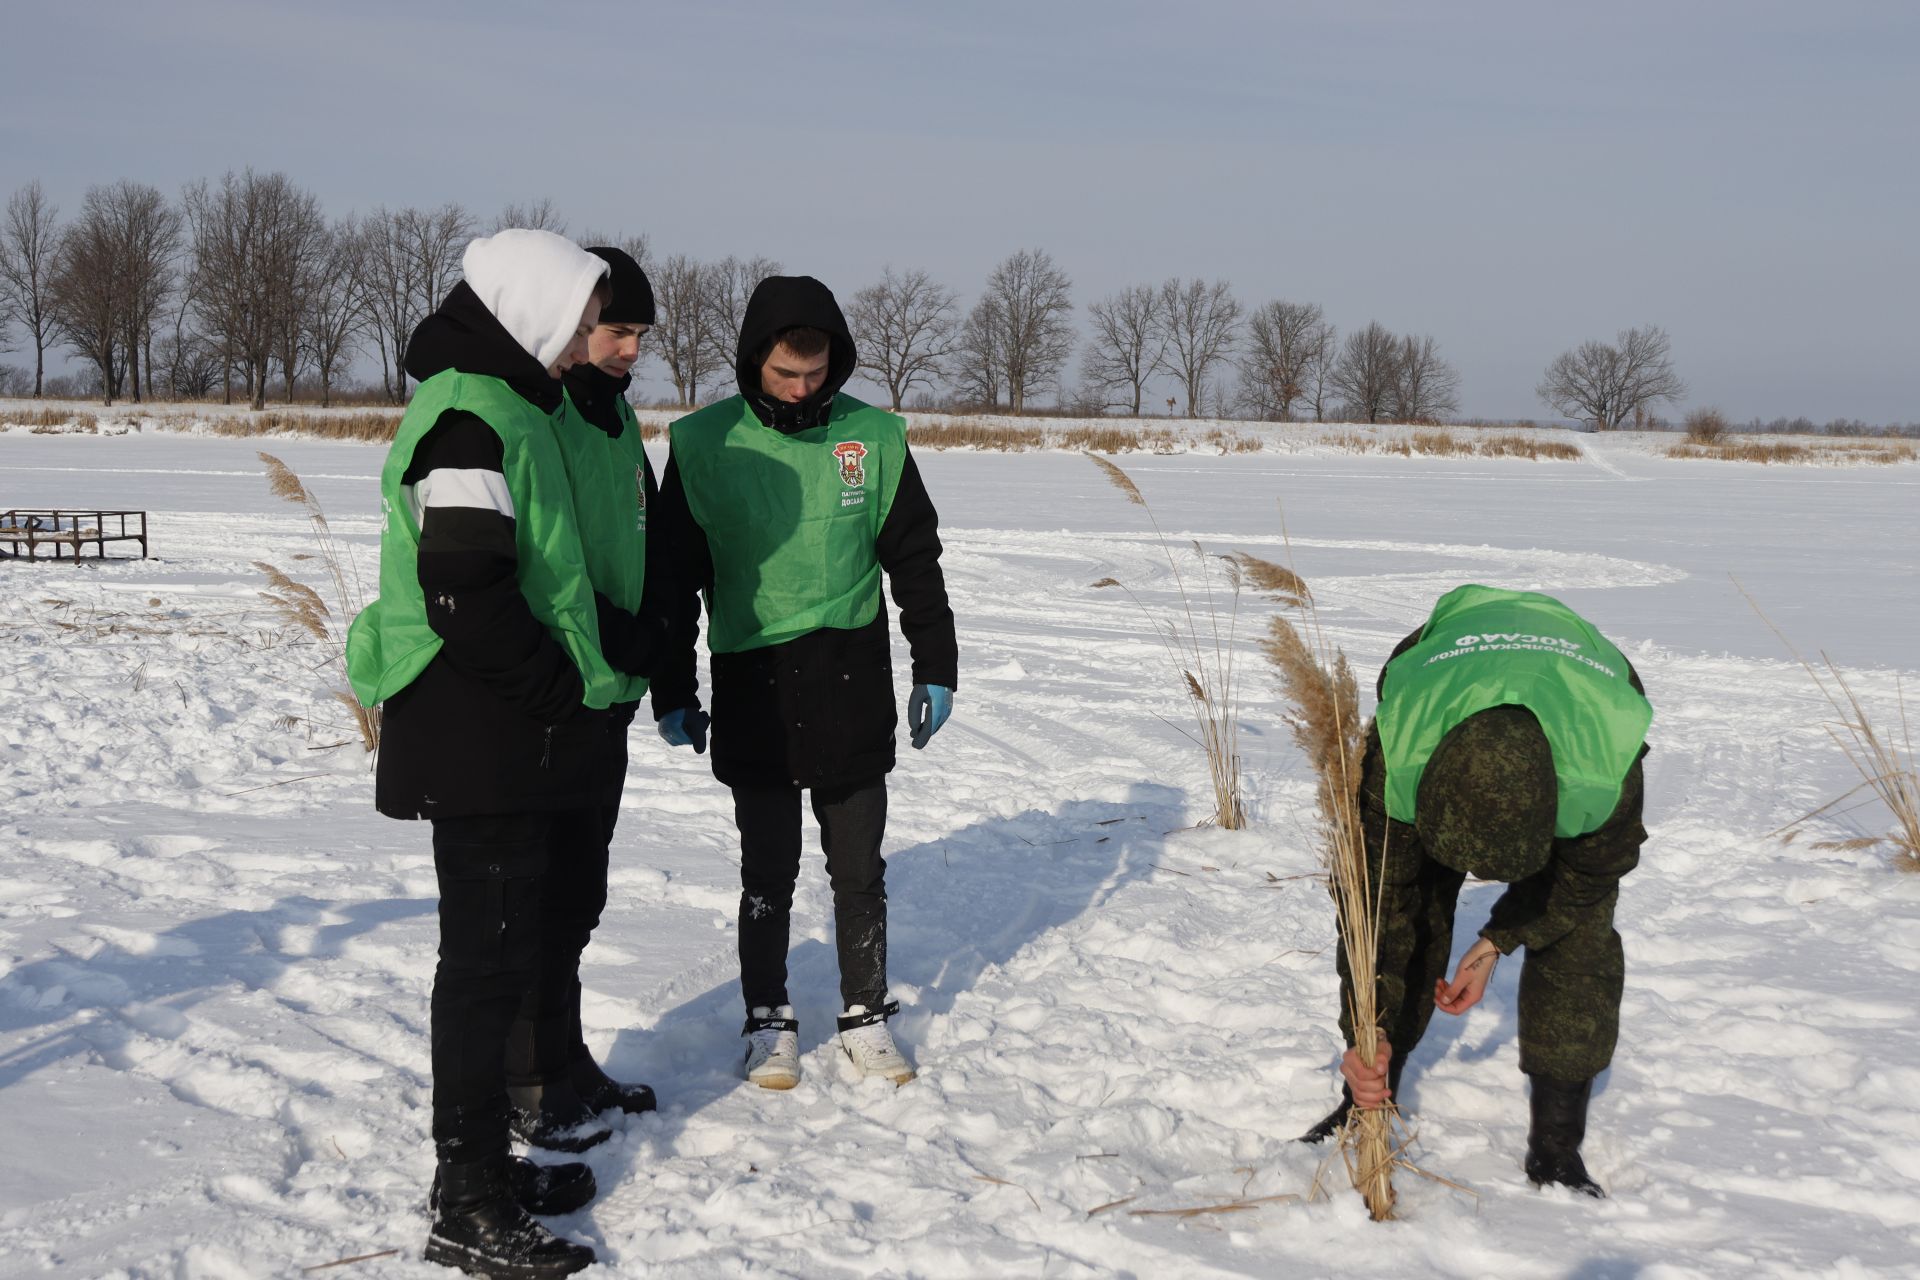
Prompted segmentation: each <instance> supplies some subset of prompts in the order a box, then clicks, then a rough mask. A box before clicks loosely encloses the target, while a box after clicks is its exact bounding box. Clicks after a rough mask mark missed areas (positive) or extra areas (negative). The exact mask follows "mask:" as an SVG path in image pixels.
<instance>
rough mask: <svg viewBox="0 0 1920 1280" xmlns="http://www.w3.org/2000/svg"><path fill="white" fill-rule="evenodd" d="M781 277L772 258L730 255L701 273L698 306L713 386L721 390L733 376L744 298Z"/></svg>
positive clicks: (707, 363)
mask: <svg viewBox="0 0 1920 1280" xmlns="http://www.w3.org/2000/svg"><path fill="white" fill-rule="evenodd" d="M779 274H780V264H779V263H778V262H775V261H774V260H773V259H772V258H762V257H754V258H736V257H733V256H732V255H731V254H729V255H728V256H727V257H725V258H722V259H721V260H720V261H718V262H710V263H708V264H707V265H706V266H705V267H703V268H701V272H700V307H701V310H702V311H703V312H704V313H705V319H706V323H705V324H704V326H703V327H702V332H703V334H704V336H705V338H706V341H707V357H706V361H705V364H706V368H707V369H708V370H709V372H710V376H711V377H713V378H714V379H715V381H716V385H717V386H718V387H720V388H724V387H725V386H726V385H727V382H728V378H729V375H731V374H732V372H733V368H734V361H735V359H736V358H737V357H738V355H739V351H740V328H741V326H742V325H743V324H744V323H745V322H746V318H747V299H749V298H751V297H752V296H753V290H754V286H756V285H758V284H759V283H760V282H761V281H762V280H765V279H766V278H767V277H768V276H777V275H779Z"/></svg>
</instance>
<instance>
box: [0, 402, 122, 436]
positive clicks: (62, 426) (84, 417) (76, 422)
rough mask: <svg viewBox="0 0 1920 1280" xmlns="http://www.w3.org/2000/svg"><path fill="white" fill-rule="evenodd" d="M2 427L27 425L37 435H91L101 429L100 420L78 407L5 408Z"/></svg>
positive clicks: (0, 419)
mask: <svg viewBox="0 0 1920 1280" xmlns="http://www.w3.org/2000/svg"><path fill="white" fill-rule="evenodd" d="M0 427H25V428H27V430H29V431H30V432H32V433H33V434H34V435H37V436H52V435H62V434H66V433H75V434H88V435H91V434H93V433H96V432H98V431H99V430H100V420H99V419H98V418H96V417H95V416H94V415H93V414H91V413H83V412H82V411H80V410H78V409H66V408H59V409H50V408H49V409H4V410H0Z"/></svg>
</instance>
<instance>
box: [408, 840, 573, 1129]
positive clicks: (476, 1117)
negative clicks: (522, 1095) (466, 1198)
mask: <svg viewBox="0 0 1920 1280" xmlns="http://www.w3.org/2000/svg"><path fill="white" fill-rule="evenodd" d="M557 817H558V815H555V814H550V813H517V814H489V815H483V816H477V817H465V818H439V819H435V820H434V823H433V867H434V871H435V873H436V874H437V875H438V877H439V881H440V963H439V965H438V967H436V968H435V970H434V974H433V1002H432V1041H433V1141H434V1145H435V1147H436V1148H437V1149H438V1152H439V1156H440V1158H441V1159H442V1160H447V1161H454V1162H460V1163H467V1162H472V1161H478V1160H484V1159H488V1158H490V1157H492V1156H496V1155H499V1154H502V1153H504V1152H505V1151H506V1149H507V1093H506V1083H507V1082H506V1045H507V1031H508V1028H509V1027H510V1026H511V1025H512V1023H513V1021H514V1017H515V1015H516V1014H517V1013H518V1011H519V1010H520V1008H521V1005H522V1003H523V1002H524V1001H525V1000H526V999H527V995H528V993H529V991H531V990H532V989H533V987H534V985H535V981H536V978H537V975H538V973H539V971H540V959H541V944H542V936H543V932H544V916H545V912H546V899H547V895H548V878H547V870H548V865H549V862H550V860H551V849H552V837H553V830H554V826H555V822H556V819H557Z"/></svg>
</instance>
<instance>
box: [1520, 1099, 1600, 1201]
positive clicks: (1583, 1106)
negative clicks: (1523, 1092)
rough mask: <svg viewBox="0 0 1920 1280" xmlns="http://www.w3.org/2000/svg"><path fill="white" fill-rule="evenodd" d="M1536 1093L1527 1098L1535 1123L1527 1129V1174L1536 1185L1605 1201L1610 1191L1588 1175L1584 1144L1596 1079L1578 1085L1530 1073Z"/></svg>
mask: <svg viewBox="0 0 1920 1280" xmlns="http://www.w3.org/2000/svg"><path fill="white" fill-rule="evenodd" d="M1527 1079H1528V1080H1530V1081H1532V1082H1533V1094H1532V1096H1531V1097H1529V1098H1528V1100H1527V1105H1528V1109H1529V1110H1530V1111H1531V1113H1532V1125H1531V1126H1530V1127H1529V1128H1528V1130H1527V1177H1528V1178H1529V1179H1531V1180H1532V1182H1533V1185H1534V1186H1536V1187H1546V1186H1557V1187H1567V1188H1569V1189H1571V1190H1574V1191H1578V1192H1579V1193H1580V1194H1581V1195H1586V1196H1592V1197H1593V1198H1594V1199H1596V1200H1604V1199H1606V1198H1607V1193H1606V1192H1605V1191H1603V1190H1601V1189H1600V1184H1599V1183H1597V1182H1595V1181H1594V1180H1593V1179H1592V1178H1590V1177H1588V1176H1587V1165H1586V1162H1585V1161H1584V1160H1582V1159H1581V1158H1580V1144H1581V1142H1582V1141H1584V1140H1585V1139H1586V1136H1587V1101H1588V1099H1589V1098H1591V1097H1592V1096H1593V1081H1591V1080H1582V1081H1580V1082H1579V1083H1578V1084H1574V1083H1569V1082H1568V1081H1565V1080H1554V1079H1551V1078H1549V1077H1547V1076H1528V1077H1527Z"/></svg>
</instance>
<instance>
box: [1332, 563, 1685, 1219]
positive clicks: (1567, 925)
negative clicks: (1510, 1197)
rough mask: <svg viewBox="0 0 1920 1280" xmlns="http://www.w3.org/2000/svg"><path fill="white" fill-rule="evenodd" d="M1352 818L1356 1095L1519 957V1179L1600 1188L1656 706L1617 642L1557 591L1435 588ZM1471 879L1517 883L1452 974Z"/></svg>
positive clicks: (1349, 1033) (1352, 1078) (1352, 1079)
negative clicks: (1593, 1113) (1590, 1170)
mask: <svg viewBox="0 0 1920 1280" xmlns="http://www.w3.org/2000/svg"><path fill="white" fill-rule="evenodd" d="M1379 695H1380V705H1379V709H1378V711H1377V713H1376V715H1375V719H1374V724H1373V726H1372V728H1371V729H1370V730H1369V733H1368V739H1367V753H1366V761H1365V764H1364V766H1363V768H1362V774H1361V792H1360V811H1361V821H1362V824H1363V826H1364V828H1365V834H1366V843H1367V856H1368V859H1369V861H1370V864H1371V873H1372V875H1373V876H1374V877H1375V879H1374V883H1375V884H1376V885H1378V886H1379V889H1380V893H1381V907H1380V923H1379V944H1378V950H1379V954H1378V956H1377V957H1376V974H1377V984H1378V985H1377V1006H1376V1008H1377V1014H1378V1019H1379V1031H1380V1034H1381V1036H1382V1038H1383V1039H1382V1043H1381V1046H1380V1052H1379V1056H1378V1058H1377V1059H1376V1061H1374V1062H1372V1063H1366V1062H1362V1061H1361V1060H1360V1058H1359V1055H1358V1053H1357V1052H1356V1051H1355V1050H1354V1049H1353V1048H1352V1045H1353V1043H1354V1035H1353V1026H1352V1023H1351V1014H1350V1010H1351V1007H1352V1006H1351V1003H1350V1000H1349V996H1350V994H1351V989H1352V978H1351V975H1350V973H1349V969H1348V964H1347V956H1346V954H1345V951H1344V950H1342V951H1341V953H1340V955H1339V961H1338V963H1339V970H1340V982H1341V1014H1340V1027H1341V1031H1342V1033H1343V1034H1344V1035H1345V1037H1346V1042H1347V1045H1348V1046H1349V1047H1348V1049H1347V1052H1346V1055H1345V1056H1344V1057H1343V1059H1342V1061H1341V1067H1340V1070H1341V1074H1342V1076H1343V1077H1344V1079H1345V1090H1344V1093H1345V1096H1344V1098H1343V1099H1342V1101H1341V1103H1340V1105H1339V1107H1337V1108H1336V1109H1335V1110H1334V1112H1333V1114H1331V1115H1329V1116H1328V1117H1327V1118H1326V1119H1324V1120H1322V1121H1321V1122H1320V1123H1319V1124H1318V1125H1315V1126H1314V1128H1313V1129H1312V1130H1311V1131H1309V1132H1308V1133H1307V1135H1306V1136H1305V1141H1308V1142H1319V1141H1322V1140H1324V1139H1325V1138H1327V1137H1328V1136H1330V1135H1331V1134H1332V1133H1334V1132H1335V1131H1336V1130H1337V1129H1338V1128H1339V1127H1340V1125H1341V1124H1343V1123H1344V1122H1345V1120H1346V1118H1347V1113H1348V1111H1349V1110H1350V1109H1351V1108H1352V1107H1353V1106H1354V1105H1356V1104H1358V1105H1359V1106H1362V1107H1377V1106H1380V1105H1382V1104H1383V1103H1384V1102H1385V1101H1386V1100H1387V1099H1388V1098H1390V1097H1391V1096H1392V1095H1393V1093H1394V1092H1395V1091H1396V1090H1397V1089H1398V1088H1399V1087H1400V1080H1401V1073H1402V1070H1403V1068H1404V1067H1405V1065H1406V1060H1407V1057H1408V1055H1409V1054H1411V1053H1412V1052H1413V1049H1414V1047H1415V1046H1416V1045H1418V1044H1419V1043H1420V1037H1421V1036H1422V1035H1423V1034H1424V1033H1425V1031H1426V1028H1427V1023H1428V1021H1429V1020H1430V1019H1431V1018H1432V1016H1433V1011H1434V1009H1435V1008H1438V1009H1440V1010H1441V1011H1442V1012H1444V1013H1448V1014H1452V1015H1455V1016H1458V1015H1461V1014H1464V1013H1466V1012H1467V1010H1469V1009H1471V1008H1472V1007H1473V1006H1474V1005H1476V1004H1478V1003H1479V1002H1480V999H1481V997H1482V995H1483V994H1484V993H1485V991H1486V988H1487V981H1488V979H1489V978H1490V977H1492V975H1493V970H1494V966H1495V965H1496V964H1497V963H1498V961H1499V958H1500V957H1501V956H1503V955H1509V954H1511V953H1512V952H1513V951H1514V949H1515V948H1518V947H1524V948H1526V957H1525V959H1524V961H1523V967H1522V968H1521V971H1520V1008H1519V1022H1520V1069H1521V1071H1523V1072H1525V1073H1526V1075H1527V1077H1528V1079H1529V1080H1530V1082H1531V1084H1532V1095H1531V1113H1532V1114H1531V1125H1530V1128H1529V1131H1528V1137H1527V1157H1526V1172H1527V1176H1528V1177H1529V1178H1530V1179H1531V1180H1532V1181H1533V1182H1534V1183H1535V1184H1536V1185H1544V1184H1558V1185H1561V1186H1567V1187H1571V1188H1573V1189H1574V1190H1576V1191H1580V1192H1584V1193H1586V1194H1588V1195H1593V1196H1601V1195H1604V1194H1605V1193H1604V1192H1602V1191H1601V1189H1600V1187H1599V1186H1598V1184H1596V1183H1595V1182H1594V1181H1593V1179H1592V1178H1590V1177H1589V1176H1588V1174H1587V1170H1586V1165H1585V1163H1584V1162H1583V1161H1582V1160H1581V1158H1580V1144H1581V1142H1582V1140H1583V1139H1584V1137H1585V1134H1586V1122H1587V1103H1588V1099H1589V1097H1590V1095H1591V1092H1592V1088H1593V1079H1594V1077H1595V1076H1597V1075H1599V1074H1600V1072H1602V1071H1604V1070H1606V1068H1607V1066H1608V1064H1610V1063H1611V1062H1612V1060H1613V1051H1614V1044H1615V1041H1616V1040H1617V1039H1618V1035H1619V1025H1620V995H1621V991H1622V988H1623V984H1624V981H1625V964H1624V961H1623V959H1622V953H1621V947H1620V935H1619V934H1618V933H1616V932H1615V931H1614V927H1613V913H1614V905H1615V903H1616V902H1617V901H1618V899H1619V883H1620V878H1621V877H1622V876H1624V875H1626V874H1627V872H1629V871H1631V870H1633V868H1634V866H1635V865H1636V864H1637V863H1638V862H1639V860H1640V846H1641V844H1642V843H1643V842H1644V841H1645V840H1646V829H1645V828H1644V827H1643V826H1642V825H1641V821H1640V818H1641V807H1642V802H1643V797H1644V788H1643V782H1642V777H1641V766H1640V758H1641V757H1642V756H1643V755H1645V754H1646V745H1645V742H1646V731H1647V726H1648V724H1649V723H1651V721H1652V719H1653V709H1652V707H1651V706H1650V705H1648V703H1647V699H1646V696H1645V692H1644V690H1643V689H1642V688H1641V686H1640V680H1639V677H1638V676H1637V675H1636V674H1635V673H1634V671H1633V669H1632V666H1631V665H1630V664H1629V663H1628V662H1627V660H1626V658H1625V657H1624V656H1622V654H1621V653H1620V651H1619V650H1618V649H1617V648H1615V647H1614V646H1613V645H1612V644H1611V643H1609V642H1608V641H1607V640H1606V639H1605V637H1603V636H1601V635H1600V633H1599V632H1598V631H1596V630H1595V629H1594V628H1593V626H1592V625H1591V624H1590V623H1588V622H1587V621H1586V620H1585V619H1583V618H1581V617H1580V616H1579V615H1578V614H1576V613H1574V612H1573V610H1571V609H1569V608H1567V607H1566V606H1565V605H1564V604H1561V603H1560V602H1559V601H1557V600H1555V599H1553V598H1551V597H1549V596H1545V595H1540V594H1538V593H1535V592H1524V591H1502V590H1497V589H1495V588H1492V587H1483V586H1464V587H1459V588H1456V589H1455V590H1453V591H1450V592H1448V593H1447V594H1446V595H1445V596H1443V597H1442V598H1441V599H1440V601H1439V603H1438V604H1436V605H1435V606H1434V609H1433V613H1432V615H1431V616H1430V617H1429V618H1428V619H1427V621H1426V624H1425V625H1424V626H1423V627H1421V629H1420V630H1419V631H1417V632H1415V633H1414V634H1413V635H1410V636H1408V637H1407V638H1406V639H1405V640H1403V641H1401V643H1400V645H1399V647H1397V648H1396V649H1395V650H1394V652H1393V656H1392V657H1390V658H1389V659H1388V660H1387V663H1386V666H1385V668H1384V669H1383V670H1382V672H1381V675H1380V683H1379ZM1467 876H1473V877H1475V878H1476V879H1480V880H1498V881H1502V882H1505V883H1506V884H1507V885H1508V888H1507V891H1506V892H1505V893H1504V894H1502V895H1501V897H1500V899H1499V900H1498V901H1497V902H1496V903H1494V906H1493V909H1492V912H1491V914H1490V917H1489V919H1488V921H1487V924H1486V927H1485V928H1483V929H1481V931H1480V936H1479V939H1478V940H1477V941H1475V942H1474V944H1473V945H1472V946H1471V947H1469V948H1468V949H1467V952H1466V954H1465V955H1464V956H1463V957H1462V958H1461V960H1460V964H1459V967H1458V968H1457V969H1456V970H1455V972H1454V974H1453V976H1452V978H1451V979H1450V980H1449V978H1448V977H1447V961H1448V958H1449V957H1450V956H1451V955H1452V947H1453V915H1454V904H1455V901H1456V899H1457V898H1458V896H1459V893H1460V886H1461V883H1462V881H1464V880H1465V878H1466V877H1467Z"/></svg>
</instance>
